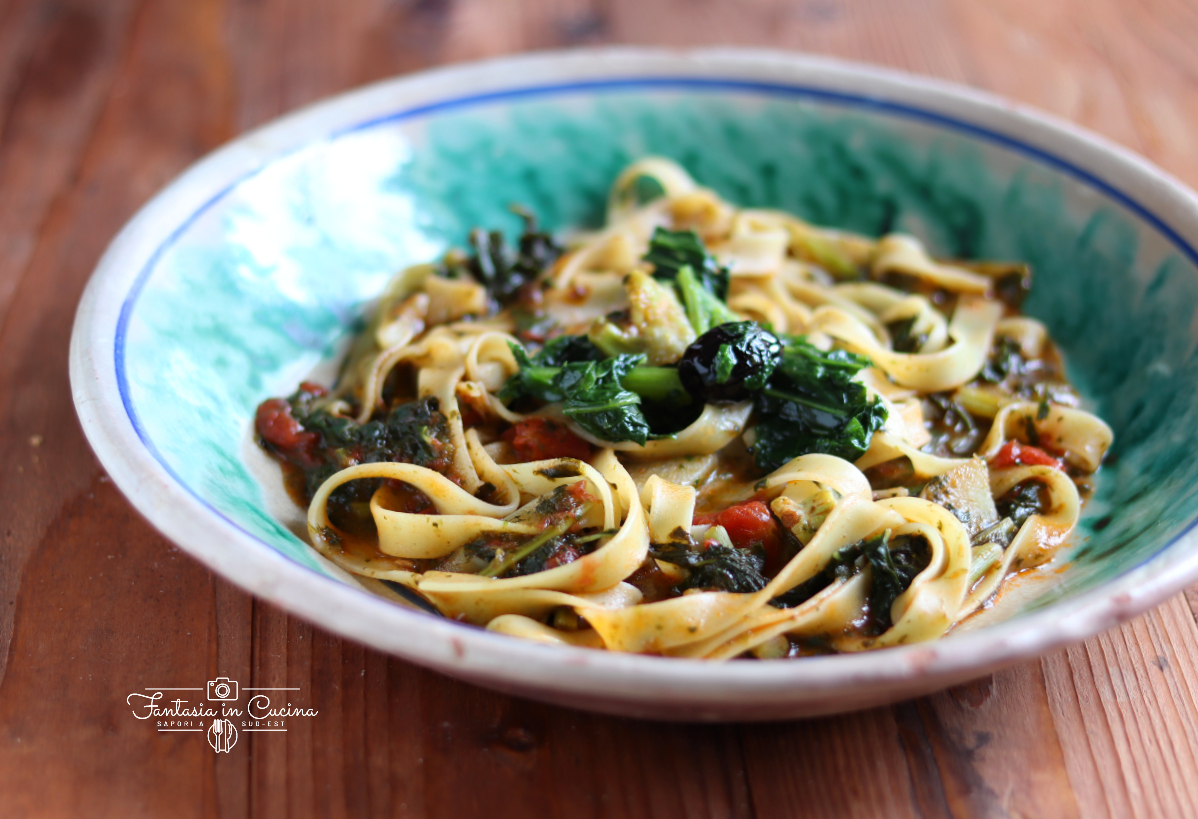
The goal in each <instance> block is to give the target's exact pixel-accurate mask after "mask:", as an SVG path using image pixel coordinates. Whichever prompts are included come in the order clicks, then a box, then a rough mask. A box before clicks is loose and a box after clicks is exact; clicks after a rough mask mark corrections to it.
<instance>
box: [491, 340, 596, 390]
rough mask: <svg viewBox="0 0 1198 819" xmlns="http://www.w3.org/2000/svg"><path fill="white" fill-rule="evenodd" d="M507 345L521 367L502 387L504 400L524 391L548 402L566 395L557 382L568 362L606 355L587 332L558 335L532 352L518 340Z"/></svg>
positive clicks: (594, 358) (593, 358) (592, 359)
mask: <svg viewBox="0 0 1198 819" xmlns="http://www.w3.org/2000/svg"><path fill="white" fill-rule="evenodd" d="M508 346H509V347H511V349H512V355H513V356H514V357H515V359H516V364H517V365H519V367H520V369H519V370H518V371H517V372H516V374H515V375H513V376H512V377H511V378H509V379H508V380H507V382H506V383H505V384H504V385H503V389H501V390H500V391H499V400H501V401H503V402H505V403H509V402H511V401H513V400H514V399H516V398H519V397H521V396H525V395H527V396H531V397H533V398H537V399H539V400H541V401H544V402H545V403H547V404H552V403H554V402H555V401H561V400H562V399H563V398H565V395H564V394H563V393H562V392H561V390H560V389H558V387H557V386H556V385H555V383H554V382H555V379H556V378H557V375H558V371H559V370H560V369H561V368H562V367H563V366H565V365H566V364H570V363H578V362H586V361H601V360H602V359H603V352H602V351H601V350H600V349H599V348H598V347H596V346H595V345H594V344H592V343H591V340H590V339H588V338H587V337H586V336H558V337H557V338H554V339H550V340H549V341H548V342H546V343H545V346H544V347H542V348H541V349H540V350H539V351H537V353H536V354H535V355H532V356H530V355H529V354H528V351H527V350H525V349H524V348H523V347H521V346H520V345H519V344H512V343H510V342H509V344H508Z"/></svg>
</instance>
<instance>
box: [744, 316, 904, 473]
mask: <svg viewBox="0 0 1198 819" xmlns="http://www.w3.org/2000/svg"><path fill="white" fill-rule="evenodd" d="M784 340H785V346H784V347H783V348H782V359H781V361H779V363H778V366H777V368H776V369H775V370H774V374H773V376H772V377H771V378H770V381H769V383H768V384H767V385H766V386H765V389H763V390H762V391H761V392H759V393H758V394H757V398H756V408H757V437H756V440H755V441H754V443H753V457H754V459H755V460H756V462H757V465H758V466H759V467H761V468H762V469H765V470H767V471H769V470H774V469H777V468H778V467H780V466H782V464H784V463H786V462H787V461H789V460H790V459H791V458H796V457H798V456H799V455H805V454H807V453H810V452H825V453H827V454H829V455H835V456H837V457H839V458H844V459H845V460H849V461H854V460H856V459H857V458H859V457H861V455H862V454H864V452H865V450H867V449H868V448H869V442H870V438H871V437H872V436H873V433H874V432H876V431H877V430H879V429H881V428H882V426H883V425H884V424H885V423H886V407H885V405H884V404H883V403H882V402H881V401H880V400H878V399H876V398H875V399H872V400H871V399H870V397H869V392H868V390H866V388H865V385H864V384H862V383H861V382H860V381H856V380H854V376H856V375H857V373H859V372H860V371H861V370H862V369H864V368H865V367H868V366H870V361H869V359H868V358H865V357H864V356H860V355H856V354H855V353H850V352H847V351H845V350H831V351H829V352H824V351H823V350H820V349H819V348H818V347H816V346H815V345H813V344H811V343H809V342H808V341H807V340H806V339H804V338H803V337H801V336H785V337H784Z"/></svg>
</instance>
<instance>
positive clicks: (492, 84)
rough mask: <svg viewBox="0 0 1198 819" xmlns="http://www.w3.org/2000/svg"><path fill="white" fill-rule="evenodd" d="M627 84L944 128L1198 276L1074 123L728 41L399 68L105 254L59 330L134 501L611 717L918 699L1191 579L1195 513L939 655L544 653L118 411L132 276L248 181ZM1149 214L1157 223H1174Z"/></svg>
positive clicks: (184, 178) (217, 567)
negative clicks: (202, 488)
mask: <svg viewBox="0 0 1198 819" xmlns="http://www.w3.org/2000/svg"><path fill="white" fill-rule="evenodd" d="M546 78H552V79H550V80H546ZM621 83H623V84H625V85H632V84H634V83H635V84H638V85H643V86H651V85H654V84H656V85H660V86H663V87H664V86H667V85H672V86H673V87H678V88H684V87H687V86H688V85H689V86H691V87H695V88H700V87H704V86H706V87H711V88H725V89H732V88H741V89H744V90H750V89H751V88H753V87H759V88H762V89H767V88H768V89H774V90H777V89H787V88H789V89H792V90H796V91H797V90H798V89H805V91H804V95H805V96H809V97H816V98H821V99H825V100H827V101H832V102H837V101H846V103H847V102H851V103H852V104H853V105H857V106H863V107H867V108H870V109H872V110H877V111H882V112H885V113H891V114H894V115H897V116H910V117H914V118H916V119H922V120H924V121H927V122H931V123H933V124H936V125H940V126H942V127H948V128H952V129H954V130H956V131H958V132H963V133H967V134H970V135H972V136H974V137H976V138H980V139H984V140H986V141H989V142H991V143H996V144H999V145H1002V146H1003V147H1006V148H1008V149H1011V150H1015V151H1017V152H1019V153H1023V154H1025V155H1030V156H1032V157H1033V158H1036V159H1038V160H1040V161H1041V162H1044V163H1045V164H1048V165H1050V166H1052V167H1054V168H1055V169H1056V170H1058V171H1061V172H1063V173H1066V174H1068V175H1072V176H1073V177H1075V178H1076V179H1079V180H1080V181H1082V182H1083V183H1086V184H1088V185H1090V186H1091V187H1094V188H1096V189H1098V190H1099V191H1100V192H1101V193H1102V194H1103V195H1105V196H1107V197H1108V198H1111V199H1114V200H1115V201H1117V202H1119V203H1120V204H1121V205H1123V206H1124V207H1127V208H1129V209H1130V210H1132V211H1133V212H1134V213H1136V215H1137V216H1139V217H1140V218H1141V219H1144V220H1145V221H1146V222H1147V223H1148V224H1150V225H1151V226H1152V227H1153V228H1154V229H1155V230H1157V231H1158V232H1160V233H1161V234H1162V235H1163V236H1164V237H1165V238H1166V239H1167V240H1168V241H1169V242H1170V244H1172V245H1173V246H1174V247H1175V248H1176V249H1177V250H1178V251H1179V252H1181V253H1182V254H1183V255H1184V256H1186V257H1187V258H1188V259H1189V260H1190V261H1191V262H1193V263H1195V264H1198V252H1195V250H1194V248H1193V246H1192V245H1191V242H1198V197H1196V196H1195V195H1194V194H1193V193H1192V192H1191V191H1190V190H1188V189H1187V188H1186V187H1185V186H1184V185H1182V184H1181V183H1180V182H1178V181H1177V180H1175V179H1173V178H1172V177H1171V176H1169V175H1168V174H1166V173H1165V172H1163V171H1161V170H1160V169H1159V168H1157V167H1156V166H1154V165H1152V164H1151V163H1149V162H1147V161H1146V160H1144V159H1142V158H1140V157H1138V156H1136V155H1134V154H1132V153H1131V152H1129V151H1127V150H1125V149H1124V148H1121V147H1119V146H1117V145H1115V144H1113V143H1111V142H1109V141H1108V140H1106V139H1104V138H1102V137H1099V136H1096V135H1094V134H1092V133H1090V132H1088V131H1085V130H1083V129H1081V128H1078V127H1077V126H1074V125H1072V124H1070V123H1067V122H1064V121H1062V120H1059V119H1057V118H1055V117H1052V116H1049V115H1047V114H1044V113H1041V112H1038V111H1035V110H1032V109H1030V108H1028V107H1026V106H1022V105H1016V104H1012V103H1010V102H1008V101H1005V100H1003V99H1000V98H998V97H995V96H992V95H989V94H986V93H982V92H979V91H975V90H972V89H969V88H965V87H962V86H957V85H954V84H950V83H945V82H941V81H937V80H932V79H926V78H921V77H916V76H913V75H909V74H905V73H902V72H898V71H893V70H889V69H883V68H877V67H872V66H867V65H862V64H856V63H848V62H843V61H839V60H834V59H829V58H817V57H811V56H800V55H796V54H792V53H785V52H772V51H765V50H759V49H753V50H747V49H728V48H718V49H697V50H692V51H665V50H658V49H646V48H602V49H575V50H571V51H562V52H544V53H539V54H529V55H522V56H515V57H503V58H498V59H493V60H486V61H481V62H476V63H468V64H464V65H460V66H453V67H449V68H442V69H437V70H433V71H426V72H421V73H418V74H413V75H407V76H401V77H398V78H394V79H390V80H384V81H382V82H379V83H375V84H373V85H370V86H366V87H364V88H361V89H357V90H353V91H349V92H346V93H344V94H341V95H338V96H335V97H332V98H330V99H328V100H324V101H322V102H318V103H315V104H313V105H311V106H308V107H306V108H303V109H301V110H299V111H297V112H295V113H292V114H289V115H287V116H284V117H282V118H280V119H278V120H275V121H273V122H272V123H269V124H267V125H265V126H263V127H261V128H258V129H256V130H254V131H251V132H249V133H247V134H245V135H244V136H242V137H239V138H238V139H236V140H234V141H233V142H231V143H229V144H228V145H226V146H224V147H222V148H220V149H218V150H217V151H215V152H213V153H211V154H209V155H208V156H207V157H205V158H203V159H201V160H200V161H198V162H197V163H195V164H194V165H192V166H191V167H190V168H189V169H188V170H187V171H185V172H184V173H183V174H181V175H180V176H179V177H178V178H176V179H175V180H174V181H173V182H171V183H170V184H169V185H168V186H167V187H166V188H164V189H163V190H162V191H161V192H160V193H158V194H157V195H156V196H155V197H154V198H153V199H151V200H150V201H149V202H148V203H147V204H146V205H145V206H143V207H142V208H141V210H140V211H139V212H138V213H137V215H136V216H134V218H133V219H132V220H131V221H130V222H129V223H128V224H127V225H126V226H125V228H124V229H123V230H122V231H121V233H120V234H119V235H118V236H117V237H116V238H115V239H114V240H113V242H112V244H111V245H110V246H109V248H108V250H107V251H106V252H105V254H104V256H103V257H102V258H101V260H100V262H99V264H98V266H97V268H96V271H95V272H94V273H93V275H92V278H91V280H90V281H89V283H88V286H87V288H86V291H85V292H84V295H83V298H82V300H81V302H80V305H79V309H78V312H77V315H76V320H75V326H74V331H73V334H72V338H71V349H70V375H71V385H72V393H73V397H74V401H75V405H76V410H77V412H78V414H79V418H80V421H81V423H82V426H83V429H84V432H85V434H86V436H87V438H88V440H89V442H90V443H91V445H92V447H93V449H94V450H95V452H96V454H97V456H98V457H99V459H100V461H101V463H102V464H103V466H104V467H105V469H106V470H107V471H108V473H109V475H110V476H111V478H112V480H113V481H114V482H115V483H116V485H117V486H118V487H119V488H120V489H121V491H122V492H124V494H125V495H126V497H128V498H129V500H130V502H131V503H132V504H133V505H134V507H136V508H137V509H138V511H140V512H141V513H142V514H143V515H144V516H145V517H146V518H147V519H148V520H149V521H150V523H151V524H153V525H154V526H155V527H156V528H158V529H159V530H160V531H161V532H162V533H163V534H164V535H166V536H167V537H168V538H169V539H170V540H172V541H173V542H175V543H176V544H178V545H179V546H180V547H181V548H183V549H184V550H185V551H187V552H188V553H190V554H191V555H192V556H194V557H195V558H196V559H198V560H199V561H200V562H201V563H203V564H205V565H206V566H208V567H209V568H211V569H212V570H214V571H216V572H217V573H218V574H220V575H222V576H223V577H225V578H227V579H229V580H230V581H231V582H233V583H235V584H236V585H238V586H240V587H241V588H243V589H245V590H246V591H248V592H250V593H252V594H255V595H257V596H259V597H261V598H262V599H264V600H267V601H269V602H271V603H274V604H276V605H278V606H280V607H281V608H284V609H286V610H288V611H290V612H292V613H294V614H296V615H298V616H300V617H302V618H304V619H306V620H309V621H311V622H313V623H317V624H319V625H321V626H322V627H324V628H327V629H329V630H331V631H333V632H336V633H338V634H340V635H342V636H344V637H348V638H351V639H354V640H357V641H359V642H361V643H364V644H367V645H370V646H373V647H375V648H378V649H381V650H384V651H387V652H390V653H393V654H396V655H398V656H401V657H404V658H406V659H409V660H412V661H414V662H417V663H419V664H422V665H426V666H430V667H432V668H435V669H438V670H441V671H444V672H446V673H449V674H452V675H454V676H460V677H466V678H469V679H472V680H474V681H477V682H482V683H484V684H490V685H493V686H496V687H501V688H507V689H519V690H523V691H525V692H535V694H534V695H540V696H544V697H548V698H552V699H557V700H558V701H561V700H562V699H563V698H564V697H566V696H570V697H579V698H578V699H577V700H576V701H575V704H577V705H579V706H580V707H587V705H588V700H586V699H585V697H587V696H590V697H592V698H593V701H591V702H592V704H595V707H600V708H605V709H609V710H620V708H622V707H623V706H622V705H617V706H611V705H603V704H602V703H604V702H606V703H625V704H632V703H640V704H642V705H649V706H651V705H652V704H654V703H666V702H670V703H673V704H675V705H683V704H690V705H691V706H693V707H694V708H696V709H699V710H697V711H696V712H695V713H694V715H693V716H695V717H696V718H700V717H702V716H703V715H704V713H705V711H704V709H705V708H706V709H709V710H710V709H714V710H710V713H711V714H713V715H715V716H717V717H720V716H723V715H725V714H726V713H734V712H737V711H738V710H741V711H746V712H748V711H754V713H755V714H756V715H758V716H760V715H761V714H762V713H768V712H769V710H770V708H771V707H773V706H776V708H777V712H778V714H779V715H785V714H787V713H789V711H792V710H794V708H795V706H800V707H801V703H803V702H805V701H811V700H815V699H819V698H821V697H823V698H826V697H829V696H840V695H843V694H845V693H847V692H849V691H850V690H851V689H859V690H861V691H862V692H867V691H874V692H877V691H884V690H885V689H887V688H888V687H890V686H894V685H898V684H899V683H902V682H906V683H910V681H911V680H912V679H913V678H920V679H923V680H924V681H926V686H924V687H926V688H928V689H930V688H932V687H935V686H936V685H940V684H948V683H950V682H955V681H958V680H961V679H966V678H969V677H972V676H978V675H981V674H983V673H986V672H987V671H990V670H992V669H994V668H997V667H1000V666H1002V665H1005V664H1008V663H1011V662H1014V661H1016V660H1019V659H1023V658H1028V657H1032V656H1036V655H1039V654H1042V653H1044V652H1046V651H1048V650H1050V649H1052V648H1055V647H1058V646H1060V645H1063V644H1066V643H1070V642H1076V641H1078V640H1082V639H1085V638H1087V637H1089V636H1091V635H1093V634H1095V633H1097V632H1099V631H1101V630H1104V629H1106V628H1109V627H1112V626H1114V625H1116V624H1118V623H1121V622H1123V621H1125V620H1127V619H1129V618H1131V617H1132V616H1134V615H1136V614H1139V613H1141V612H1143V611H1145V610H1147V609H1148V608H1150V607H1152V606H1154V605H1156V604H1158V603H1160V602H1161V601H1162V600H1164V599H1165V598H1166V597H1168V596H1170V595H1172V594H1174V593H1176V592H1178V591H1180V590H1181V589H1182V588H1184V587H1185V586H1187V585H1189V584H1190V583H1192V582H1194V581H1195V580H1198V533H1196V532H1195V531H1194V530H1195V524H1196V523H1198V521H1191V522H1190V523H1189V524H1188V525H1187V527H1186V528H1185V530H1184V531H1183V532H1181V533H1180V534H1179V535H1177V536H1176V537H1174V538H1172V540H1171V541H1170V542H1169V543H1167V544H1165V545H1164V546H1162V547H1161V550H1160V551H1159V552H1158V553H1157V554H1155V555H1154V556H1153V557H1151V558H1149V559H1147V560H1146V561H1145V562H1143V563H1142V564H1140V565H1139V566H1138V567H1136V568H1134V569H1132V570H1130V571H1128V572H1126V573H1124V574H1122V575H1120V576H1118V577H1116V578H1112V579H1110V580H1108V581H1106V582H1105V583H1102V584H1100V585H1099V586H1098V587H1096V588H1094V589H1092V590H1090V591H1088V592H1085V593H1083V594H1080V595H1078V596H1077V597H1075V598H1071V599H1068V600H1064V601H1060V602H1056V603H1053V604H1051V605H1049V606H1047V607H1045V608H1044V609H1042V610H1039V611H1036V612H1032V613H1029V614H1025V615H1023V616H1021V617H1018V618H1016V619H1015V620H1012V621H1008V622H1004V623H999V624H995V625H993V626H988V627H986V628H984V629H979V630H976V631H972V632H968V633H965V634H961V635H956V636H950V637H948V638H945V639H943V640H941V641H938V642H934V643H925V644H919V645H911V646H904V647H899V648H893V649H887V650H884V651H877V652H865V653H861V654H849V655H836V656H829V657H818V658H808V659H804V660H802V661H799V662H783V663H710V662H705V661H697V660H684V659H674V658H661V657H651V656H641V655H626V654H618V653H608V652H598V651H590V650H585V649H576V648H570V647H565V646H545V645H540V644H537V643H532V642H525V641H521V640H517V639H514V638H509V637H506V636H502V635H497V634H493V633H489V632H486V631H484V630H481V629H475V628H469V627H463V626H462V625H460V624H457V623H453V622H451V621H448V620H445V619H442V618H438V617H435V616H432V615H428V614H424V613H420V612H414V611H411V610H408V609H406V608H404V607H401V606H398V605H395V604H393V603H390V602H387V601H385V600H383V599H382V598H379V597H376V596H374V595H371V594H369V593H367V592H364V591H361V590H359V589H356V588H353V587H351V586H348V585H345V584H343V583H340V582H338V581H336V580H334V579H332V578H329V577H327V576H325V575H322V574H320V573H319V572H317V571H315V570H313V569H309V568H307V567H305V566H303V565H301V564H299V563H298V562H295V561H293V560H291V559H289V558H287V557H285V556H284V555H282V554H280V553H279V552H277V551H276V550H275V549H274V548H272V547H270V546H269V545H268V544H266V543H264V542H263V541H261V540H259V539H258V538H257V537H255V536H253V535H252V534H250V533H248V532H246V531H244V530H242V529H241V528H240V527H239V526H237V525H236V524H235V523H233V522H232V521H230V520H229V519H227V518H225V517H224V516H223V515H221V514H220V513H219V512H217V511H216V510H215V509H214V508H212V507H210V506H208V505H207V504H206V502H204V501H203V500H202V499H201V498H200V497H199V495H198V494H196V493H195V492H194V491H193V490H191V489H190V488H189V487H187V486H186V485H185V484H183V483H182V481H181V480H179V479H177V478H176V477H175V476H174V475H173V474H172V473H171V471H170V470H169V468H167V466H166V464H165V462H164V461H161V460H159V457H158V456H157V455H156V453H154V452H153V451H152V449H151V448H150V446H149V441H148V440H145V439H143V438H142V436H141V435H140V434H139V432H138V430H137V428H136V427H135V424H134V421H133V420H132V418H131V408H130V411H129V412H127V411H126V405H125V404H124V402H123V398H122V392H123V390H122V389H121V385H120V384H119V383H118V381H119V379H118V367H117V364H116V361H117V358H118V357H119V356H120V355H121V354H122V351H121V350H120V349H118V348H117V340H118V333H117V329H118V325H120V324H123V322H124V321H126V320H127V317H128V311H129V310H130V309H131V305H132V303H133V302H132V299H130V298H129V297H130V295H131V294H132V295H133V298H135V297H136V294H135V290H136V289H138V279H137V277H138V276H139V275H141V273H142V272H143V271H150V270H152V268H153V264H154V261H155V259H156V258H157V254H159V253H160V252H161V251H162V249H163V248H164V247H165V246H166V245H167V244H169V242H170V241H172V240H173V239H174V238H175V237H176V236H178V235H179V234H180V233H181V232H182V231H183V230H185V229H186V227H187V225H188V224H189V220H190V219H191V218H194V217H195V216H196V215H198V213H199V212H202V210H203V209H204V208H206V207H207V206H209V205H210V204H212V203H213V202H215V201H217V200H218V199H219V198H220V197H222V196H223V195H224V194H225V193H226V192H228V190H230V189H231V188H232V187H233V186H235V185H236V184H237V183H239V182H240V181H242V180H243V179H244V178H246V177H247V176H249V175H252V174H253V173H255V172H257V171H258V170H260V169H261V168H263V167H265V166H266V165H267V164H269V163H271V162H273V161H275V160H277V159H279V158H280V157H282V156H284V155H286V154H288V153H290V152H292V151H295V150H298V149H300V148H303V147H305V146H307V145H309V144H311V143H313V142H315V141H317V140H321V139H328V138H333V137H336V136H338V135H340V134H343V133H346V132H348V131H352V130H355V129H357V128H362V127H369V126H371V125H373V124H377V123H380V122H384V121H387V120H391V119H395V118H396V117H397V116H413V115H416V114H419V113H425V112H431V111H434V110H437V109H439V108H444V107H446V106H448V105H464V104H467V103H477V102H480V101H488V100H497V99H499V98H502V97H513V96H518V95H526V96H527V95H531V94H545V95H548V94H551V93H555V92H556V93H561V92H562V90H563V89H586V88H588V87H596V88H597V87H598V85H599V84H606V85H612V84H621ZM397 105H398V106H400V107H399V108H397ZM1016 134H1017V136H1016ZM1064 156H1068V157H1069V159H1064V158H1063V157H1064ZM1144 200H1147V201H1150V202H1151V203H1152V207H1151V208H1150V207H1148V206H1146V205H1144V204H1142V202H1143V201H1144ZM1158 212H1167V213H1169V214H1170V221H1166V220H1165V219H1163V218H1161V217H1160V216H1158V215H1157V214H1158ZM1178 225H1181V226H1182V227H1180V228H1179V227H1177V226H1178ZM1186 237H1189V238H1186ZM114 350H115V352H116V354H115V355H114ZM877 698H878V697H877V696H875V697H874V699H875V700H876V699H877ZM788 707H789V710H788ZM754 709H755V710H754ZM762 709H764V710H762Z"/></svg>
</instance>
